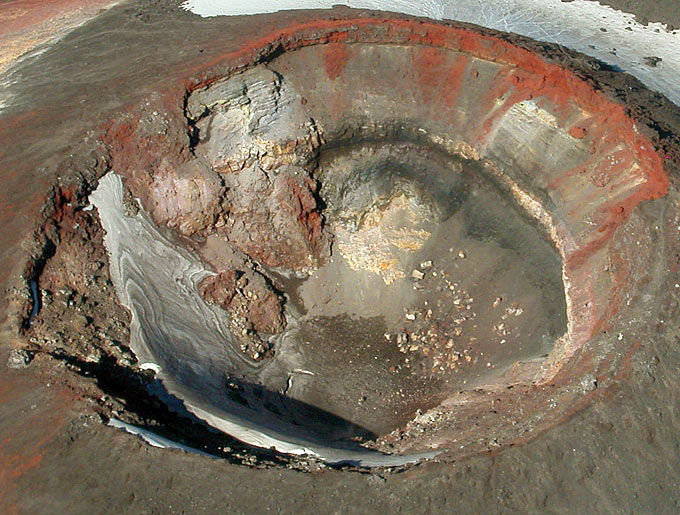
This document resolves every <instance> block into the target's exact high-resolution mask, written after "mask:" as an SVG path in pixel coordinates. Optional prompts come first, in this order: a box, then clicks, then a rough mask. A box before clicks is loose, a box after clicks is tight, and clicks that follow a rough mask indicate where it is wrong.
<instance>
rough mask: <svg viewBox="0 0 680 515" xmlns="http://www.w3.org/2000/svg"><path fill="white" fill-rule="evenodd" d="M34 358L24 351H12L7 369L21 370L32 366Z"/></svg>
mask: <svg viewBox="0 0 680 515" xmlns="http://www.w3.org/2000/svg"><path fill="white" fill-rule="evenodd" d="M32 360H33V358H32V356H31V355H30V354H29V353H28V352H26V351H25V350H24V349H12V350H11V351H10V353H9V358H7V368H13V369H21V368H26V367H27V366H28V365H30V364H31V361H32Z"/></svg>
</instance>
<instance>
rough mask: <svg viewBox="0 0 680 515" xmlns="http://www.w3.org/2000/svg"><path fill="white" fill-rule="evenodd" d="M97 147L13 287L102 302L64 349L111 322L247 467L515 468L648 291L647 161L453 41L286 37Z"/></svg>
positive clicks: (402, 24)
mask: <svg viewBox="0 0 680 515" xmlns="http://www.w3.org/2000/svg"><path fill="white" fill-rule="evenodd" d="M178 89H180V90H181V93H177V91H178ZM100 145H101V146H102V148H103V149H104V150H103V152H104V153H105V154H106V158H104V159H103V160H102V161H105V163H106V164H105V165H102V166H100V167H99V168H97V172H96V175H97V176H96V178H95V179H94V180H93V181H92V189H93V191H91V192H90V191H89V189H88V188H82V189H80V190H78V193H72V192H69V191H68V190H63V191H62V190H59V191H58V192H57V193H58V195H61V197H63V199H66V200H65V201H64V202H62V204H64V205H67V206H68V208H67V209H65V210H64V211H58V212H56V213H53V215H52V216H53V218H54V219H57V220H58V225H60V226H61V227H64V226H66V225H70V226H71V228H72V230H73V231H74V232H78V231H80V232H82V231H86V233H87V234H85V235H84V236H83V237H82V238H81V239H77V238H74V239H73V240H70V239H68V238H65V239H64V238H62V239H61V247H62V248H61V249H60V248H59V247H60V245H57V246H56V248H53V249H51V251H50V256H49V259H47V260H45V261H46V262H44V263H40V264H39V266H36V268H35V270H36V274H38V275H39V274H42V275H40V276H38V275H36V279H35V280H36V281H38V283H39V284H40V285H41V287H42V288H43V304H45V302H44V299H45V295H48V294H46V293H45V292H46V291H49V290H50V289H51V291H52V293H49V295H52V294H54V295H57V296H59V295H61V296H63V297H64V299H65V300H64V305H65V306H67V307H68V306H69V302H71V304H70V306H71V307H72V306H73V305H74V304H78V302H79V300H78V299H79V298H78V295H77V292H76V291H75V290H71V291H70V293H69V291H66V292H65V293H64V292H62V293H58V292H57V286H58V284H59V283H60V282H61V283H66V282H68V280H67V279H64V277H63V270H64V269H65V267H66V269H68V268H69V267H68V266H66V265H65V263H67V264H68V262H69V260H70V261H73V263H71V265H72V266H71V265H69V266H70V268H71V269H75V268H78V267H81V269H82V271H81V273H82V274H83V276H84V277H86V278H87V277H89V279H85V280H84V284H83V288H84V289H87V288H88V287H89V288H92V287H93V286H92V284H93V283H92V281H94V284H95V285H96V284H98V283H97V282H96V279H97V277H100V278H101V277H102V276H105V277H109V276H110V283H108V285H107V287H106V288H105V289H103V290H102V291H100V292H98V295H100V296H101V298H102V300H101V301H99V303H98V304H97V305H92V306H90V308H92V310H94V311H97V310H100V314H83V315H82V317H83V320H82V321H81V323H80V326H82V327H81V329H83V330H85V329H84V328H85V327H90V329H92V330H93V331H94V330H95V329H93V328H95V327H96V326H97V324H99V318H98V317H105V315H106V313H110V312H112V310H117V311H116V313H118V315H117V316H118V319H119V320H121V322H119V323H117V325H116V327H115V328H113V329H111V330H112V331H114V332H115V333H116V341H117V342H118V344H119V345H118V347H120V348H121V349H122V350H121V351H120V352H119V351H116V352H114V354H115V355H116V360H117V362H118V363H121V362H122V360H126V361H125V362H123V363H122V366H123V367H124V368H126V370H129V371H130V372H129V373H130V374H132V375H134V374H137V375H139V374H141V375H144V376H150V377H151V376H152V377H153V379H152V380H150V382H149V383H148V384H149V385H151V386H149V389H151V390H152V391H153V395H154V396H156V397H157V398H158V399H160V400H161V401H163V402H164V403H165V404H166V405H167V406H170V408H171V410H172V411H175V412H178V413H179V414H180V415H181V416H186V417H190V418H192V419H200V421H202V422H204V423H207V424H208V426H210V427H211V428H215V429H218V430H220V431H223V432H225V433H227V434H229V435H232V436H234V437H236V438H237V439H239V440H241V441H243V442H245V443H247V444H250V445H254V446H256V447H264V448H274V449H275V450H276V451H278V452H282V453H288V454H297V455H313V456H317V457H319V458H321V459H322V460H324V461H326V462H328V463H331V464H342V463H350V464H356V465H361V466H398V465H403V464H406V463H410V462H414V461H418V460H421V459H428V458H430V459H431V458H435V457H436V458H437V459H455V458H457V457H460V456H462V455H469V454H472V453H476V452H480V451H483V450H488V449H493V448H498V447H501V446H503V445H509V444H514V443H518V442H521V441H523V440H526V439H527V438H530V437H531V436H532V435H534V434H536V433H537V432H540V431H542V430H544V429H547V428H549V427H551V426H552V425H554V424H555V423H557V422H558V421H560V420H562V419H564V417H566V416H568V415H569V414H570V413H572V412H573V411H574V410H576V409H578V408H579V407H582V406H583V405H585V403H587V401H588V399H589V398H590V397H592V395H593V394H594V391H595V390H596V389H601V388H604V387H606V386H608V385H609V384H611V383H612V382H614V381H616V379H617V377H618V375H619V374H620V373H621V370H622V369H623V368H625V366H626V360H627V359H628V358H629V356H630V353H631V352H634V345H635V344H634V340H635V339H634V338H633V337H632V336H631V335H633V334H635V332H636V330H638V329H637V325H640V327H642V324H644V322H643V321H639V322H636V319H630V318H628V319H627V320H624V319H625V313H626V310H627V309H629V308H630V306H631V303H637V302H652V301H651V300H648V301H645V300H640V299H653V297H654V292H655V291H656V290H655V289H657V288H659V287H661V284H660V281H659V280H658V279H653V278H652V277H654V276H653V275H652V274H651V273H650V271H652V270H655V269H658V268H659V267H662V266H663V264H662V263H661V261H662V257H661V256H660V255H659V253H658V252H655V251H654V250H653V249H654V245H655V242H657V241H658V239H659V238H660V231H661V230H662V229H660V225H663V223H665V222H662V219H663V216H664V215H663V210H662V209H658V206H657V209H654V210H652V209H651V208H650V207H649V206H650V205H652V204H654V203H653V202H652V201H655V202H656V203H657V204H658V203H660V202H664V200H663V197H664V196H665V195H666V193H667V191H668V187H669V180H668V178H667V176H666V175H665V172H664V170H663V166H662V161H661V158H660V157H659V156H658V154H657V153H656V152H655V150H654V146H653V144H652V142H651V141H649V140H648V139H647V138H646V137H645V136H644V135H643V134H642V132H641V131H640V130H639V127H638V126H637V125H636V123H635V122H634V121H633V120H632V119H631V118H630V117H629V116H628V115H627V114H626V111H625V109H624V108H623V107H622V106H621V105H619V104H617V103H615V102H613V101H611V100H610V99H608V98H607V97H606V96H605V95H604V94H602V93H601V92H598V91H595V90H594V89H593V88H592V86H591V85H589V84H588V83H586V82H585V81H583V80H582V79H580V78H578V77H577V76H576V75H574V74H573V73H572V72H570V71H568V70H566V69H564V68H562V67H560V66H558V65H556V64H550V63H548V62H546V61H545V60H544V59H543V58H541V57H540V56H538V55H537V54H535V53H532V52H530V51H528V50H526V49H523V48H520V47H518V46H515V45H513V44H511V43H508V42H506V41H504V40H502V39H500V38H497V37H495V36H492V35H488V34H483V33H480V32H478V31H476V30H475V29H473V28H470V27H463V26H458V25H451V24H440V23H430V22H423V21H420V20H413V19H408V18H398V19H392V18H377V17H368V18H357V19H350V20H342V19H341V20H324V21H319V22H310V23H304V24H299V25H293V26H290V27H287V28H285V29H284V30H281V31H278V32H276V33H275V34H273V35H272V36H271V37H270V38H265V39H263V40H261V41H256V42H254V43H253V45H252V47H248V48H243V49H241V50H236V51H234V52H233V53H231V54H229V56H228V58H226V59H225V61H224V62H222V63H220V65H219V66H217V67H212V68H206V69H205V70H203V71H201V72H197V73H196V75H195V76H194V77H193V78H192V79H191V80H190V81H187V82H186V83H183V84H181V87H180V88H177V87H175V88H174V89H172V93H162V92H159V93H158V94H155V95H152V96H150V97H149V98H147V99H145V101H144V102H143V103H141V104H135V105H133V106H131V107H130V108H129V109H128V110H127V111H126V112H125V113H122V114H120V115H119V116H117V117H115V118H114V119H113V120H110V121H109V122H107V123H106V124H105V125H104V126H103V129H102V134H101V143H100ZM95 183H96V184H95ZM63 199H62V200H63ZM658 199H662V200H658ZM90 202H91V204H90ZM93 207H94V208H96V211H95V210H92V208H93ZM65 222H68V223H65ZM99 224H101V228H100V226H99ZM102 229H103V230H102ZM69 246H70V247H69ZM75 247H87V249H89V250H83V251H82V252H75V251H73V252H71V253H69V249H70V250H73V248H75ZM104 249H105V250H106V252H104ZM93 255H96V256H98V260H97V261H96V263H99V265H97V266H92V267H90V268H87V267H84V268H83V265H85V261H86V260H87V259H90V258H91V257H92V256H93ZM79 260H80V261H79ZM105 264H107V265H108V271H107V270H102V267H104V266H105ZM59 274H62V276H60V275H59ZM109 274H110V275H109ZM92 278H94V279H92ZM87 280H89V281H90V283H88V284H89V286H88V284H85V283H87ZM62 289H63V288H62ZM59 291H61V290H59ZM64 291H65V290H64ZM55 292H56V293H55ZM86 296H87V295H86ZM80 302H81V304H82V303H84V304H87V299H82V298H81V299H80ZM54 304H55V303H52V305H54ZM111 306H113V307H111ZM123 307H124V308H126V310H127V312H129V318H128V315H126V314H125V313H124V310H123ZM84 311H88V310H87V309H84ZM48 316H50V314H49V305H44V306H43V309H42V310H41V313H39V314H36V313H32V315H31V317H30V323H29V321H27V324H26V325H27V326H28V327H27V329H26V331H27V332H28V333H29V334H31V332H32V333H33V339H34V341H36V342H40V341H42V342H43V343H44V342H46V341H47V340H48V338H47V337H46V336H45V335H47V334H48V333H49V332H50V331H52V332H54V327H52V328H51V329H50V328H49V327H48V324H45V323H44V320H43V318H44V317H48ZM80 326H76V325H72V326H71V328H70V329H68V328H66V329H64V331H69V330H71V331H73V330H75V328H76V327H80ZM88 330H89V329H88ZM100 332H101V331H100ZM104 332H105V331H104ZM119 333H120V334H119ZM41 335H42V340H41ZM62 336H63V335H62ZM100 337H101V338H102V339H105V338H104V336H102V335H101V334H100ZM95 338H96V335H95ZM110 339H111V338H109V340H110ZM123 340H124V341H123ZM95 347H96V345H95ZM128 349H129V350H131V351H132V352H131V353H130V352H128ZM62 351H63V353H64V354H65V355H69V354H70V355H76V356H79V358H78V359H81V358H82V355H83V354H87V355H88V356H89V355H91V354H92V353H93V352H95V351H94V350H93V349H92V348H91V347H90V346H87V345H86V346H84V347H83V346H82V345H81V346H80V347H79V346H77V345H76V346H75V347H74V346H71V347H70V348H65V349H62ZM60 352H61V351H60ZM96 352H99V351H96ZM96 352H95V354H96ZM86 357H87V356H86ZM99 360H100V358H99V357H98V356H94V357H92V358H91V359H90V358H89V357H87V359H85V361H86V362H88V361H91V362H97V361H99ZM116 388H117V390H118V393H119V395H120V396H121V397H122V398H123V399H125V397H126V391H125V390H126V388H125V384H124V382H120V383H118V384H117V386H116ZM136 388H139V386H136ZM133 391H137V390H133ZM129 394H130V392H128V395H129ZM123 404H125V403H124V402H123ZM167 423H168V424H172V423H174V422H172V420H170V421H168V422H167Z"/></svg>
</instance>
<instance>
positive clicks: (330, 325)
mask: <svg viewBox="0 0 680 515" xmlns="http://www.w3.org/2000/svg"><path fill="white" fill-rule="evenodd" d="M308 169H310V170H311V171H312V172H311V173H312V174H313V175H312V176H313V177H315V178H317V180H318V181H319V184H320V187H319V194H320V199H321V202H322V205H323V206H324V209H323V215H324V222H325V229H326V230H327V231H328V233H329V239H330V241H331V242H332V244H331V248H332V250H331V252H330V258H329V259H328V260H327V261H326V263H325V264H323V265H322V266H320V267H319V268H317V269H316V270H313V271H311V272H310V273H308V274H305V275H304V276H303V277H299V278H298V277H288V278H286V277H285V276H283V275H282V274H273V275H272V277H273V283H274V284H275V286H276V287H277V289H278V290H279V291H281V292H284V293H285V295H286V297H287V299H290V300H291V303H292V304H293V306H295V309H296V314H295V320H296V323H295V325H294V327H293V328H291V329H289V330H287V331H286V332H285V333H284V335H283V336H282V338H283V339H285V340H286V344H285V345H286V346H287V347H286V348H290V349H291V351H294V352H296V353H297V354H298V356H299V359H300V361H299V364H300V367H301V368H302V369H304V370H308V371H310V372H313V375H312V374H309V375H306V376H304V378H303V380H302V381H299V382H298V383H297V384H296V385H295V386H296V389H295V390H294V391H292V392H289V393H290V394H292V395H294V396H295V398H297V399H298V400H302V401H304V402H306V403H309V404H311V405H314V406H317V407H323V408H324V409H326V410H328V411H330V412H331V413H334V414H336V415H338V416H340V417H342V418H343V419H346V420H349V421H352V422H354V423H355V424H357V425H359V426H361V427H364V428H366V429H368V430H369V431H370V432H371V433H373V434H375V435H383V434H386V433H389V432H391V431H392V430H394V429H397V428H398V427H401V426H403V425H405V424H406V422H408V421H409V420H411V419H412V418H413V417H414V416H415V415H416V412H418V411H419V410H420V411H426V410H428V409H430V408H433V407H435V406H437V405H438V404H440V403H441V402H442V401H443V400H444V399H446V398H447V397H448V396H449V395H450V393H451V392H452V391H459V390H464V389H467V388H475V387H478V386H483V385H486V384H489V383H495V382H497V380H498V378H500V377H503V376H504V375H506V374H507V373H508V372H509V371H511V370H512V368H513V366H514V365H515V363H517V362H518V361H519V362H530V361H532V360H538V361H540V360H541V358H544V357H545V356H547V355H548V354H549V353H550V351H551V350H552V348H553V343H554V341H555V340H556V339H557V338H559V337H560V336H562V335H563V334H564V333H565V332H566V305H565V299H564V286H563V284H562V272H561V260H560V257H559V254H558V252H557V251H556V249H555V247H554V245H553V244H551V243H550V242H549V241H548V238H547V237H546V235H545V233H544V231H542V230H541V228H540V227H538V225H537V224H536V223H535V222H532V221H531V220H530V219H529V218H528V216H527V215H526V214H525V213H523V212H522V211H521V210H520V209H518V207H517V206H516V204H515V202H514V201H513V199H511V198H508V195H507V194H505V193H503V192H502V191H501V190H499V189H498V188H496V187H494V185H493V184H492V183H491V182H490V180H488V179H487V178H485V175H484V172H483V171H481V170H480V169H479V165H478V164H476V163H474V162H470V161H467V160H465V159H462V158H456V157H453V156H449V155H446V154H444V153H442V152H441V151H437V150H436V149H433V148H428V147H426V146H423V145H420V144H415V143H412V142H407V141H381V142H366V141H358V142H353V141H345V142H343V144H342V145H341V146H335V147H333V148H329V149H327V150H322V151H321V152H320V154H319V156H318V157H317V158H316V159H315V161H314V163H313V167H308Z"/></svg>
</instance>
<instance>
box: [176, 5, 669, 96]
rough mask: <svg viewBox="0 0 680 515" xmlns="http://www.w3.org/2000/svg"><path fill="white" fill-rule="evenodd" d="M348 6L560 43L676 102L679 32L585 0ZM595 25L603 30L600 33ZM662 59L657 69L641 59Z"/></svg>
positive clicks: (236, 11)
mask: <svg viewBox="0 0 680 515" xmlns="http://www.w3.org/2000/svg"><path fill="white" fill-rule="evenodd" d="M338 2H339V0H265V1H262V2H252V1H251V0H187V1H186V2H185V3H184V4H183V6H184V8H185V9H188V10H190V11H192V12H193V13H195V14H198V15H200V16H204V17H210V16H220V15H241V14H258V13H265V12H276V11H279V10H287V9H327V8H330V7H332V6H333V5H334V4H337V3H338ZM343 3H344V4H346V5H348V6H349V7H355V8H361V9H376V10H383V11H394V12H401V13H406V14H412V15H418V16H426V17H429V18H434V19H438V20H441V19H451V20H458V21H464V22H470V23H475V24H477V25H482V26H484V27H490V28H493V29H498V30H503V31H506V32H514V33H517V34H521V35H523V36H528V37H530V38H534V39H537V40H539V41H547V42H551V43H559V44H561V45H564V46H566V47H569V48H572V49H574V50H577V51H579V52H583V53H584V54H587V55H590V56H592V57H595V58H597V59H600V60H602V61H604V62H606V63H608V64H610V65H614V66H618V67H619V68H621V69H622V70H624V71H626V72H628V73H630V74H631V75H633V76H635V77H637V78H638V79H640V80H641V81H642V82H643V83H644V84H645V85H646V86H647V87H649V88H650V89H653V90H656V91H659V92H661V93H663V94H664V95H666V96H667V97H668V98H669V99H670V100H672V101H673V102H675V103H676V104H678V105H680V88H678V87H677V86H676V81H677V79H676V78H677V77H678V75H679V74H680V32H679V33H677V34H673V33H671V32H669V31H667V30H666V26H665V25H662V24H660V23H651V24H649V25H648V26H644V25H641V24H640V23H638V22H637V21H635V18H634V16H633V15H632V14H628V13H624V12H621V11H617V10H615V9H612V8H611V7H608V6H604V5H601V4H600V3H599V2H594V1H590V0H574V1H573V2H567V3H565V2H562V1H561V0H498V1H493V2H491V1H488V0H426V1H423V2H418V3H417V2H412V1H404V0H345V1H344V2H343ZM600 29H605V30H606V32H603V31H602V30H600ZM652 56H656V57H661V58H662V59H663V61H662V62H661V63H659V64H658V65H657V66H656V67H650V66H648V65H647V64H645V60H644V58H645V57H652Z"/></svg>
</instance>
